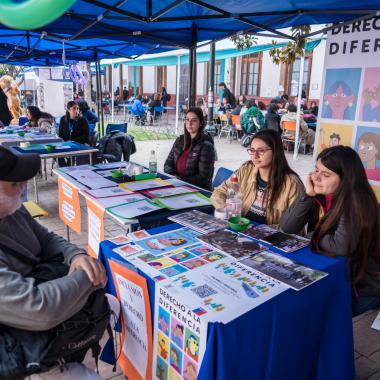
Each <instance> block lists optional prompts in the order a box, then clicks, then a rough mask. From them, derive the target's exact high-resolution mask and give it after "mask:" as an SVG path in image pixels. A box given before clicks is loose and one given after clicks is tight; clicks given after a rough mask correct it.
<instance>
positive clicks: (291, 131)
mask: <svg viewBox="0 0 380 380" xmlns="http://www.w3.org/2000/svg"><path fill="white" fill-rule="evenodd" d="M281 128H282V131H283V132H282V136H281V139H282V142H283V143H284V142H287V143H294V144H295V139H296V128H297V123H296V122H295V121H283V122H282V123H281ZM301 143H303V144H304V154H306V141H305V139H304V138H303V137H302V136H301V134H300V135H299V138H298V144H297V147H295V149H297V152H298V151H299V149H300V146H301Z"/></svg>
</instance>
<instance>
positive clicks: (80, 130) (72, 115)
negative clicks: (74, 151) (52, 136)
mask: <svg viewBox="0 0 380 380" xmlns="http://www.w3.org/2000/svg"><path fill="white" fill-rule="evenodd" d="M58 136H59V137H61V138H62V140H64V141H75V142H78V143H80V144H89V142H90V128H89V125H88V122H87V120H86V118H84V117H83V116H80V115H79V106H78V104H77V103H76V102H75V101H73V100H71V101H70V102H68V103H67V106H66V115H65V116H62V117H61V120H60V122H59V130H58ZM86 161H87V157H78V158H77V163H78V164H79V163H80V164H82V163H86ZM58 162H59V166H67V165H68V164H69V160H66V159H65V158H60V159H58Z"/></svg>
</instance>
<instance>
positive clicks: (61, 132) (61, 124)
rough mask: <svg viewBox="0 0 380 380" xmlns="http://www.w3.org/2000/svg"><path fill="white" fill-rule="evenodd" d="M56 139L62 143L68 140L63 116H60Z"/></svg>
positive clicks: (68, 136) (66, 126)
mask: <svg viewBox="0 0 380 380" xmlns="http://www.w3.org/2000/svg"><path fill="white" fill-rule="evenodd" d="M58 137H60V138H61V139H63V140H64V141H68V140H70V133H69V131H68V125H67V121H66V117H65V116H62V117H61V120H60V121H59V129H58Z"/></svg>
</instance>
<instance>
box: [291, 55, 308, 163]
mask: <svg viewBox="0 0 380 380" xmlns="http://www.w3.org/2000/svg"><path fill="white" fill-rule="evenodd" d="M304 65H305V50H304V51H303V54H302V56H301V62H300V75H299V80H298V96H297V119H296V137H295V140H294V153H293V160H294V161H295V160H296V159H297V156H298V149H297V146H298V141H299V138H300V121H301V120H300V117H301V98H302V83H303V68H304Z"/></svg>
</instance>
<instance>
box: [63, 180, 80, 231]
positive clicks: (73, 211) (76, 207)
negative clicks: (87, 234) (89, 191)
mask: <svg viewBox="0 0 380 380" xmlns="http://www.w3.org/2000/svg"><path fill="white" fill-rule="evenodd" d="M58 208H59V217H60V218H61V220H62V222H63V223H65V224H66V225H67V226H68V227H70V228H71V229H72V230H74V231H75V232H77V233H78V234H80V232H81V213H80V201H79V193H78V189H77V188H76V187H74V186H73V185H72V184H70V183H69V182H67V181H66V180H64V179H63V178H62V177H60V176H59V177H58Z"/></svg>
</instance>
